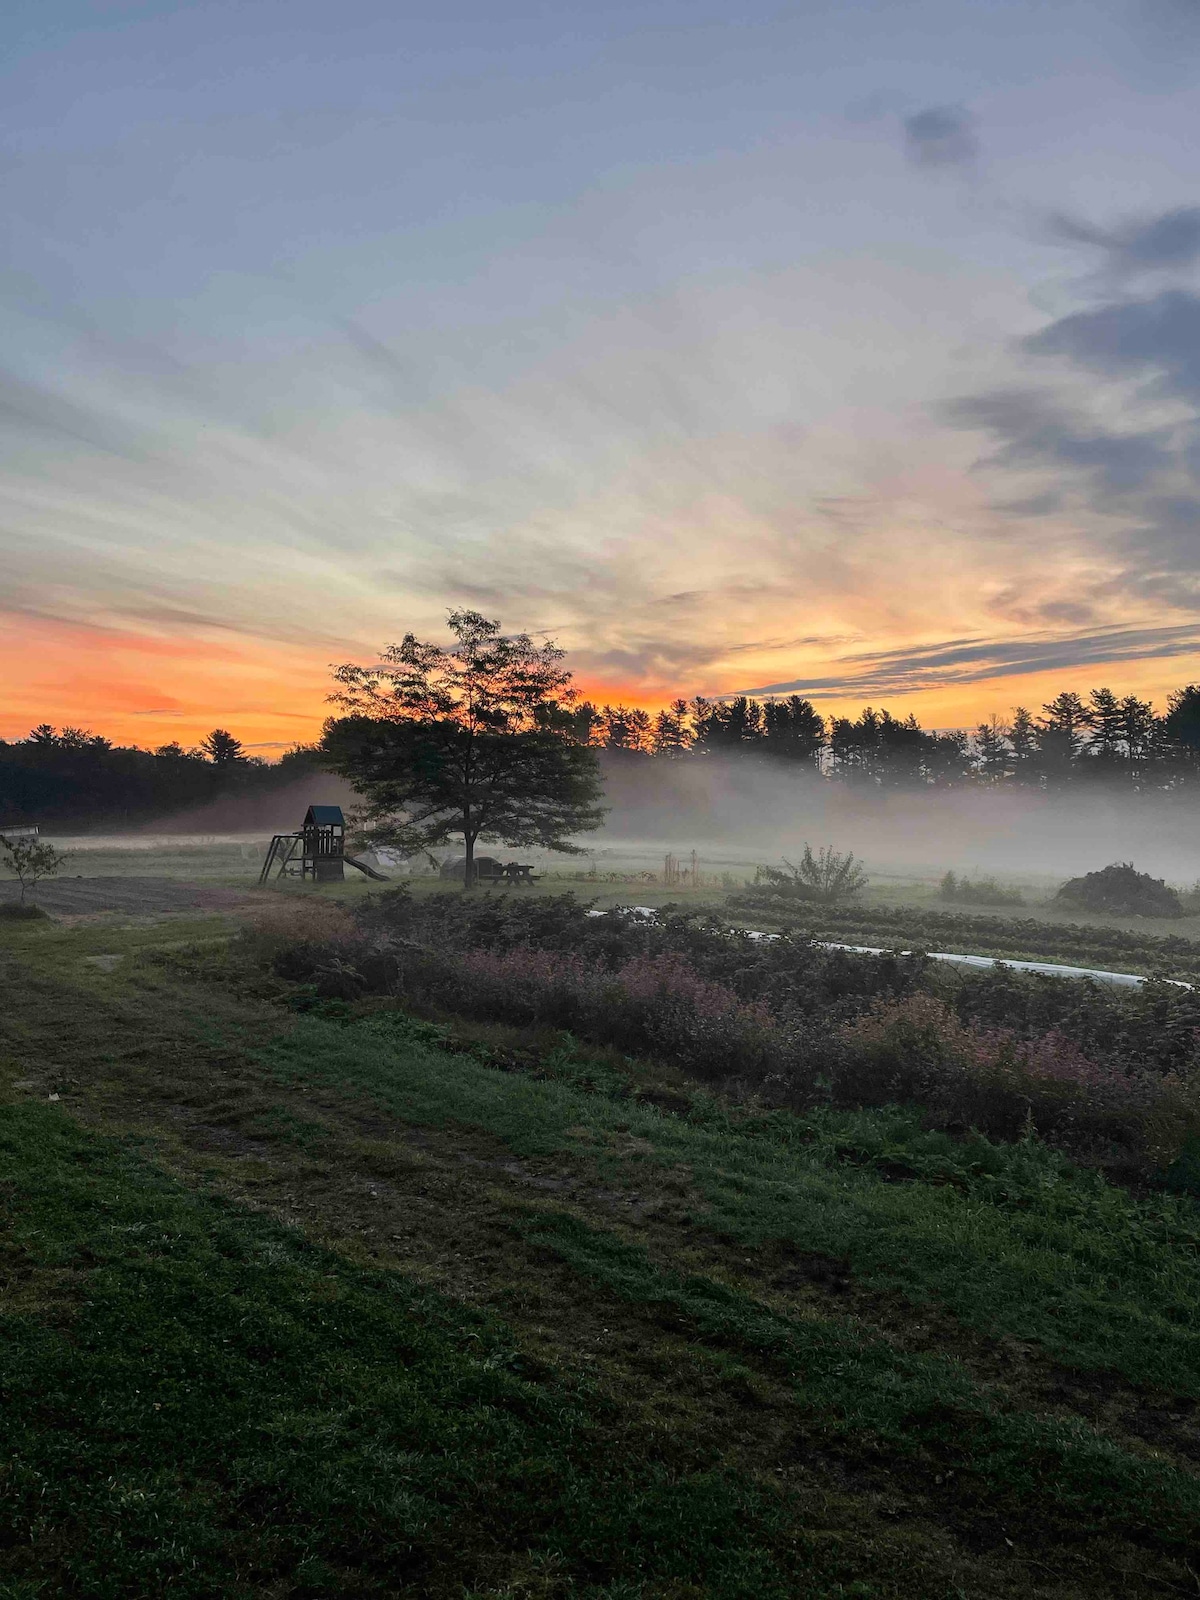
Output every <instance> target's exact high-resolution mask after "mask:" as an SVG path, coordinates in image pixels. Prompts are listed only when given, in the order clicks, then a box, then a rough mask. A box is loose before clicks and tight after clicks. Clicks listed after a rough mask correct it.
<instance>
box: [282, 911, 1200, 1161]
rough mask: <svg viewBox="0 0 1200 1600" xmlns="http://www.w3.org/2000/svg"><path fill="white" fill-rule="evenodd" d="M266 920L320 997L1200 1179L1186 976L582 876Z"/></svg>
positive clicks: (743, 1089) (1191, 1002)
mask: <svg viewBox="0 0 1200 1600" xmlns="http://www.w3.org/2000/svg"><path fill="white" fill-rule="evenodd" d="M254 937H255V939H256V940H258V942H259V946H260V955H261V956H262V957H263V958H265V959H269V960H270V961H271V963H272V965H273V967H274V970H275V972H276V973H277V974H278V975H279V976H280V977H283V978H285V979H287V980H289V981H291V982H292V983H294V984H297V985H302V986H304V987H305V991H306V992H307V993H308V994H310V995H311V996H313V997H314V998H318V999H323V1000H326V1001H328V1000H334V1001H342V1002H355V1001H365V1000H368V999H369V998H370V997H373V996H379V997H388V998H390V999H392V1000H396V1001H399V1002H400V1003H401V1004H402V1005H404V1006H406V1007H408V1008H411V1009H415V1010H418V1011H421V1012H423V1013H424V1014H425V1015H428V1016H433V1017H439V1016H449V1015H453V1016H465V1017H472V1018H476V1019H480V1020H486V1021H493V1022H503V1023H508V1024H514V1025H517V1026H530V1025H533V1026H550V1027H554V1028H559V1029H565V1030H568V1031H570V1032H572V1033H574V1034H576V1035H577V1036H579V1037H580V1038H586V1039H589V1040H592V1041H594V1042H596V1043H600V1044H605V1045H610V1046H614V1047H616V1048H617V1049H619V1050H622V1051H626V1052H629V1053H631V1054H639V1055H645V1056H649V1057H651V1058H653V1059H656V1060H659V1061H662V1062H664V1063H667V1064H669V1065H671V1066H673V1067H675V1068H677V1069H679V1070H681V1071H683V1072H685V1073H686V1074H688V1076H689V1077H690V1078H692V1079H694V1080H698V1081H700V1082H703V1083H707V1084H710V1085H713V1086H715V1087H718V1088H720V1089H721V1090H723V1091H724V1092H726V1093H732V1094H734V1095H736V1096H738V1097H739V1098H747V1097H754V1098H755V1099H757V1100H759V1101H761V1102H764V1103H766V1104H769V1105H778V1106H786V1107H790V1108H792V1109H806V1108H809V1107H813V1106H817V1105H830V1106H834V1107H864V1106H879V1105H888V1104H896V1103H908V1104H916V1105H919V1106H920V1107H921V1108H922V1110H923V1114H924V1116H925V1118H926V1119H927V1124H928V1125H929V1126H931V1127H936V1128H942V1129H945V1130H948V1131H950V1132H955V1133H965V1132H966V1131H967V1130H969V1129H972V1128H974V1129H978V1130H980V1131H981V1132H984V1133H986V1134H988V1135H989V1136H991V1137H994V1138H1001V1139H1016V1138H1019V1137H1021V1136H1022V1135H1023V1134H1028V1133H1029V1132H1030V1131H1031V1130H1036V1131H1037V1133H1038V1134H1039V1135H1040V1136H1041V1137H1042V1138H1044V1139H1045V1140H1046V1141H1048V1142H1049V1143H1051V1144H1053V1145H1055V1146H1057V1147H1058V1148H1060V1149H1062V1150H1064V1151H1066V1152H1068V1153H1069V1154H1070V1155H1072V1156H1073V1157H1074V1158H1076V1159H1078V1160H1082V1161H1086V1162H1088V1163H1089V1164H1092V1165H1096V1166H1099V1167H1101V1168H1104V1169H1106V1170H1108V1171H1109V1172H1110V1173H1112V1174H1113V1175H1116V1176H1121V1177H1124V1178H1136V1179H1139V1180H1157V1181H1163V1180H1165V1181H1167V1182H1169V1183H1171V1184H1172V1185H1175V1186H1179V1185H1182V1186H1185V1187H1186V1186H1189V1176H1188V1175H1189V1170H1190V1162H1191V1159H1192V1152H1193V1150H1194V1149H1195V1147H1196V1141H1197V1138H1198V1136H1200V1091H1198V1086H1197V1077H1198V1055H1200V1051H1198V1044H1197V1041H1198V1039H1200V995H1197V994H1195V993H1193V992H1192V991H1189V990H1186V989H1180V988H1177V987H1174V986H1172V985H1169V984H1160V983H1148V984H1146V985H1144V986H1142V987H1141V988H1138V989H1132V990H1130V989H1125V990H1114V989H1109V988H1104V987H1101V986H1099V985H1092V984H1087V983H1080V982H1077V981H1067V980H1060V979H1052V978H1041V977H1036V976H1027V975H1023V974H1017V973H1014V972H1011V971H1009V970H1006V969H1000V970H998V971H996V972H989V973H969V974H962V973H958V972H948V971H946V969H944V968H942V967H939V966H936V965H935V964H934V963H931V962H929V961H927V960H925V959H924V958H922V957H921V956H919V955H917V956H900V955H885V956H880V957H873V956H862V955H855V954H852V953H849V952H845V951H839V950H828V949H824V948H822V947H821V946H820V945H819V944H817V943H815V942H814V941H813V940H812V939H810V938H808V937H806V936H804V935H801V934H798V933H795V932H787V933H784V934H783V935H782V936H781V937H780V938H778V939H776V940H762V939H755V938H753V937H751V936H750V935H749V934H746V933H744V932H739V931H737V930H730V929H728V928H726V927H723V926H721V925H720V924H719V923H717V922H716V921H715V920H713V919H711V918H705V917H703V916H700V915H696V914H685V913H679V912H662V913H657V914H655V915H654V916H652V917H639V918H635V917H632V916H630V915H629V914H627V913H625V912H622V911H613V912H608V913H604V914H600V915H597V914H595V913H592V912H591V911H590V910H589V908H588V906H587V904H586V903H585V902H580V901H577V900H576V899H575V898H574V897H573V896H570V895H566V896H561V897H556V898H545V899H530V900H527V901H514V900H511V899H507V900H500V899H493V898H491V897H479V898H474V897H464V896H461V895H436V896H431V897H425V898H415V897H410V896H409V895H408V894H407V893H406V892H404V891H403V890H400V891H394V892H390V893H388V894H385V895H383V896H380V897H379V898H377V899H373V900H371V901H370V902H368V903H366V905H365V906H363V907H362V908H361V909H360V910H359V911H358V912H357V914H356V915H355V916H354V917H353V918H351V917H350V916H349V915H348V914H346V913H344V912H341V911H340V910H337V909H335V908H330V914H329V923H328V926H327V927H326V928H325V930H324V931H323V932H322V933H321V934H320V935H319V936H313V935H311V934H310V935H309V936H306V937H304V938H301V939H299V940H297V939H296V937H295V933H294V930H293V929H291V928H290V927H289V926H288V925H287V923H284V924H283V926H282V927H281V929H280V931H278V932H274V933H272V932H269V931H265V930H260V931H259V932H258V933H257V934H256V935H254Z"/></svg>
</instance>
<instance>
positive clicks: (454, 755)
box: [323, 611, 603, 889]
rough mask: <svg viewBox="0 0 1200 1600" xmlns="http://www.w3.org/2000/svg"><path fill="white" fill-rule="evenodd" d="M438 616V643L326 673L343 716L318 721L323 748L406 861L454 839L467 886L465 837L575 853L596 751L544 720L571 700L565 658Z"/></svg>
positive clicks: (491, 628)
mask: <svg viewBox="0 0 1200 1600" xmlns="http://www.w3.org/2000/svg"><path fill="white" fill-rule="evenodd" d="M448 620H449V624H450V631H451V633H452V634H453V635H454V640H455V642H454V644H453V645H451V646H450V648H449V649H446V648H445V647H444V646H442V645H439V644H433V643H429V642H426V641H423V640H420V639H417V638H416V637H415V636H414V635H413V634H411V633H408V634H405V636H404V638H403V640H402V641H401V643H400V644H398V645H389V647H388V648H387V650H385V651H384V653H383V662H382V664H380V665H378V666H373V667H359V666H354V665H347V666H342V667H338V668H337V669H336V670H335V672H334V678H335V679H336V681H337V682H338V684H339V685H340V686H341V687H340V689H339V690H338V691H337V692H335V693H334V694H333V695H331V696H330V698H331V699H332V700H333V701H335V703H337V704H338V705H340V706H342V707H344V708H345V709H346V710H347V711H348V712H350V713H351V715H349V716H346V717H340V718H330V720H329V722H327V723H326V725H325V737H324V740H323V748H324V751H325V754H326V758H327V760H328V762H329V764H330V765H331V766H332V767H333V769H334V770H335V771H336V772H340V773H341V774H342V776H343V777H345V778H348V779H349V780H350V781H351V782H352V783H353V784H354V786H355V788H356V789H357V790H358V792H359V793H360V794H361V795H363V797H364V799H365V801H366V804H365V807H364V809H363V812H362V813H361V814H360V820H361V821H365V822H368V823H370V824H372V826H373V830H374V836H375V837H376V838H377V839H379V840H380V841H381V842H384V843H389V844H395V845H397V846H398V847H399V848H400V849H401V850H402V851H403V852H404V853H405V854H406V855H411V854H414V853H415V852H416V851H419V850H430V849H432V848H433V847H434V846H436V845H439V844H444V843H445V842H446V841H447V840H448V839H449V838H451V837H452V836H454V835H458V836H460V837H461V838H462V841H463V846H464V849H465V852H466V863H465V869H464V873H463V887H464V888H465V889H470V888H472V887H474V882H475V871H474V863H475V845H476V842H477V841H478V840H480V839H496V840H498V841H500V842H501V843H503V844H509V845H522V844H540V845H544V846H547V847H548V848H550V849H554V850H562V851H568V852H571V853H577V847H576V846H574V845H572V844H571V842H570V835H571V834H573V833H579V832H582V831H584V830H586V829H590V828H596V827H598V826H599V825H600V822H601V820H602V817H603V812H602V810H601V809H600V806H599V800H600V782H599V773H598V768H597V760H596V754H595V751H594V750H592V749H590V748H589V747H588V746H587V745H584V744H581V743H579V742H578V740H576V739H574V738H572V737H569V736H567V735H566V734H564V733H563V732H562V731H561V730H560V729H556V728H554V727H553V726H547V720H548V719H547V717H546V714H545V712H546V707H547V706H549V705H555V706H563V705H567V706H569V705H571V704H572V703H573V702H574V691H573V689H572V688H571V674H570V673H569V672H568V671H566V670H565V669H564V668H563V666H562V662H563V659H564V652H563V651H562V650H560V649H559V648H558V646H557V645H555V644H552V643H551V644H543V645H535V644H534V642H533V640H532V639H531V638H530V637H529V635H528V634H525V633H521V634H513V635H506V634H502V633H501V632H500V624H499V623H498V622H493V621H490V620H489V619H488V618H487V617H484V616H481V615H480V614H479V612H477V611H452V612H450V614H449V619H448ZM551 720H552V719H551Z"/></svg>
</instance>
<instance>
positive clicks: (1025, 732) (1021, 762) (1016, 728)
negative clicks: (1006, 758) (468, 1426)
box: [1007, 706, 1038, 783]
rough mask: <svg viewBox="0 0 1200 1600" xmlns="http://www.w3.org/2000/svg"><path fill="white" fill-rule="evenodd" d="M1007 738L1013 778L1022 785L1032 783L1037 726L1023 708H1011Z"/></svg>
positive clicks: (1036, 761)
mask: <svg viewBox="0 0 1200 1600" xmlns="http://www.w3.org/2000/svg"><path fill="white" fill-rule="evenodd" d="M1007 737H1008V744H1009V749H1010V750H1011V752H1012V766H1013V776H1014V777H1015V778H1017V779H1018V780H1019V781H1021V782H1024V783H1029V782H1031V781H1033V780H1034V779H1036V777H1037V775H1038V759H1037V756H1038V737H1037V724H1036V723H1035V722H1034V720H1033V717H1032V716H1031V715H1030V713H1029V711H1028V710H1027V708H1026V707H1025V706H1015V707H1014V708H1013V719H1012V723H1011V725H1010V727H1009V728H1008V733H1007Z"/></svg>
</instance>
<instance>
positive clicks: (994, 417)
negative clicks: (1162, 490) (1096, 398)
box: [944, 389, 1173, 515]
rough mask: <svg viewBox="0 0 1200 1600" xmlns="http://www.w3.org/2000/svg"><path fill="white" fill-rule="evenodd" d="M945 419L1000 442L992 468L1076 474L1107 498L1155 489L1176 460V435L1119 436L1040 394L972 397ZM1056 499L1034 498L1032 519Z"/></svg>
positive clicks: (959, 402) (948, 410) (1159, 431)
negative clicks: (1045, 469) (1050, 470)
mask: <svg viewBox="0 0 1200 1600" xmlns="http://www.w3.org/2000/svg"><path fill="white" fill-rule="evenodd" d="M944 414H945V415H946V416H947V417H948V419H949V420H950V421H951V422H952V423H953V424H954V425H955V426H957V427H960V428H973V429H978V430H979V431H980V432H984V433H990V434H991V435H992V436H993V438H995V439H996V440H997V441H998V444H999V448H998V449H997V451H996V453H995V454H994V455H992V456H990V457H988V458H987V462H986V464H987V465H990V466H1001V467H1015V468H1031V467H1032V468H1036V467H1049V468H1052V469H1063V468H1065V469H1071V470H1072V471H1074V472H1075V473H1076V474H1078V475H1080V476H1082V477H1085V478H1087V479H1089V480H1091V486H1092V487H1093V488H1094V489H1095V490H1097V491H1100V492H1102V493H1104V494H1107V495H1121V494H1128V493H1130V492H1131V491H1133V490H1136V489H1142V488H1147V487H1149V486H1150V485H1151V484H1153V483H1154V482H1156V480H1157V479H1158V477H1159V475H1160V474H1161V473H1163V472H1164V471H1165V470H1166V469H1167V468H1169V467H1170V466H1171V464H1172V461H1173V455H1172V448H1171V440H1172V432H1171V430H1169V429H1161V428H1160V429H1151V430H1145V431H1143V432H1140V433H1116V432H1114V431H1113V430H1111V429H1107V428H1103V427H1100V426H1098V425H1097V424H1095V423H1094V422H1092V421H1090V420H1089V419H1088V418H1087V417H1086V415H1085V414H1083V413H1082V412H1079V411H1076V410H1073V409H1072V408H1071V407H1069V406H1067V405H1064V404H1063V403H1062V402H1061V401H1059V400H1058V399H1056V398H1054V397H1051V396H1048V395H1044V394H1041V393H1039V392H1038V391H1037V390H1036V389H1027V390H1001V391H998V392H994V393H992V394H980V395H971V396H968V397H966V398H963V399H959V400H954V401H951V402H950V404H949V405H948V406H946V408H945V412H944ZM1047 495H1048V496H1049V498H1048V499H1047ZM1054 495H1055V491H1053V490H1050V491H1047V492H1046V494H1043V495H1041V496H1035V497H1033V503H1034V505H1035V507H1038V508H1039V509H1036V510H1035V511H1034V512H1033V513H1032V514H1033V515H1043V514H1044V511H1045V509H1046V508H1047V507H1048V506H1052V505H1053V503H1054ZM1026 504H1027V505H1028V502H1027V503H1026ZM1027 514H1030V513H1027Z"/></svg>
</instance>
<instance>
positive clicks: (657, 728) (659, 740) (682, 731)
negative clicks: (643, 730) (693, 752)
mask: <svg viewBox="0 0 1200 1600" xmlns="http://www.w3.org/2000/svg"><path fill="white" fill-rule="evenodd" d="M690 743H691V739H690V737H689V734H688V704H687V701H686V700H672V701H671V704H670V705H669V706H667V707H665V708H664V709H663V710H662V711H660V712H659V713H658V716H657V717H655V719H654V736H653V744H652V748H653V750H654V754H655V755H656V756H671V757H676V756H680V755H682V754H683V753H684V751H685V750H686V749H687V748H688V746H689V744H690Z"/></svg>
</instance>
